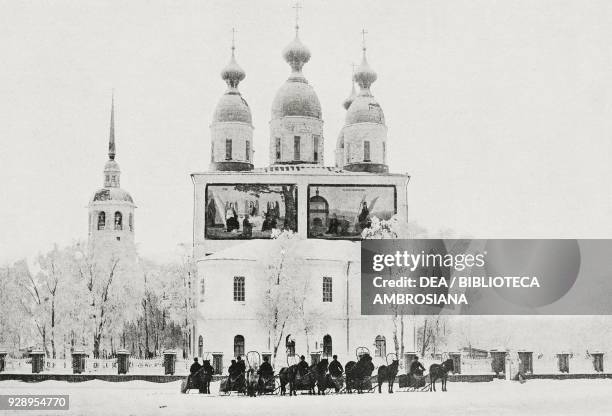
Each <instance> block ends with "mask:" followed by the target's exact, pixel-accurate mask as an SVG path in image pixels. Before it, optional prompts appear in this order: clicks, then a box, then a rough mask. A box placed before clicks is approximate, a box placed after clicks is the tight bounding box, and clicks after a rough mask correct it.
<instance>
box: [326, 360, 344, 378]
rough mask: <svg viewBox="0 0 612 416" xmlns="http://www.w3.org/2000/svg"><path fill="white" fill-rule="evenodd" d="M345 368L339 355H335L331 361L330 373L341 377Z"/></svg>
mask: <svg viewBox="0 0 612 416" xmlns="http://www.w3.org/2000/svg"><path fill="white" fill-rule="evenodd" d="M343 372H344V369H343V368H342V364H340V362H339V361H338V356H337V355H334V357H333V360H332V362H331V363H329V374H331V376H332V377H341V376H342V373H343Z"/></svg>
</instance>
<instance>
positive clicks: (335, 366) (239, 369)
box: [189, 355, 425, 393]
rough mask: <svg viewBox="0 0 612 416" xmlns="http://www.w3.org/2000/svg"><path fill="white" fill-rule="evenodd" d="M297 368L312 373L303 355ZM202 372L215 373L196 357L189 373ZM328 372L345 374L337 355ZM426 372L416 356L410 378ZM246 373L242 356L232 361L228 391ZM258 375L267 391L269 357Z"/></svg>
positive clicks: (301, 374) (270, 375) (270, 371)
mask: <svg viewBox="0 0 612 416" xmlns="http://www.w3.org/2000/svg"><path fill="white" fill-rule="evenodd" d="M367 358H368V359H369V362H368V365H370V366H371V370H372V371H373V370H374V364H373V363H372V362H371V361H372V358H371V357H370V356H369V355H367ZM296 367H297V374H298V376H299V377H304V376H306V375H307V374H308V372H309V371H310V366H309V365H308V363H307V362H306V357H304V356H303V355H302V356H301V357H300V361H299V362H298V364H297V365H296ZM200 370H201V371H203V372H204V373H206V374H210V375H212V374H213V372H214V370H213V367H212V365H210V361H209V360H204V362H203V364H200V363H199V362H198V358H197V357H196V358H194V362H193V364H192V365H191V368H190V369H189V372H190V374H191V376H192V377H193V376H194V375H195V374H196V373H198V372H199V371H200ZM328 371H329V375H330V376H331V377H332V379H337V378H340V377H342V375H343V373H344V368H343V367H342V364H341V363H340V362H339V361H338V356H337V355H334V356H333V357H332V361H331V362H330V363H329V367H328ZM424 372H425V367H424V366H423V364H421V362H420V361H419V357H417V356H415V357H414V358H413V360H412V363H411V364H410V369H409V372H408V374H409V376H411V377H413V378H415V379H419V378H422V377H423V374H424ZM245 373H246V363H245V361H244V360H243V359H242V357H241V356H237V357H236V359H235V360H232V361H231V364H230V366H229V368H228V375H229V378H228V382H227V384H226V386H225V389H226V391H229V390H232V389H235V388H237V387H239V386H244V385H245ZM256 373H257V375H258V386H259V390H260V392H261V391H263V389H265V386H266V384H267V383H268V382H269V381H270V380H272V379H274V369H273V368H272V365H271V364H270V360H269V357H268V356H264V357H263V363H262V364H261V365H260V366H259V368H258V369H257V371H256ZM370 373H371V371H370ZM205 390H206V388H205ZM338 390H339V387H338V385H337V386H336V392H337V391H338ZM200 392H203V393H210V391H203V390H202V388H201V389H200Z"/></svg>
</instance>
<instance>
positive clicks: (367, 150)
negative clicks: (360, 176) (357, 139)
mask: <svg viewBox="0 0 612 416" xmlns="http://www.w3.org/2000/svg"><path fill="white" fill-rule="evenodd" d="M363 161H364V162H369V161H370V141H369V140H366V141H364V142H363Z"/></svg>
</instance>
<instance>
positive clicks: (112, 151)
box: [108, 90, 115, 160]
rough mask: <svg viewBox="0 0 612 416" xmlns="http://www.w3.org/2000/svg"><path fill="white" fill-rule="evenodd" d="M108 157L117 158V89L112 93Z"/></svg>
mask: <svg viewBox="0 0 612 416" xmlns="http://www.w3.org/2000/svg"><path fill="white" fill-rule="evenodd" d="M108 158H109V159H110V160H115V90H113V92H112V95H111V118H110V133H109V137H108Z"/></svg>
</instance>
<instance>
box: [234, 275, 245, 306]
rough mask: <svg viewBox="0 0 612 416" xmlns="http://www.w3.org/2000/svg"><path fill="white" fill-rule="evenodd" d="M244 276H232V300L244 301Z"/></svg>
mask: <svg viewBox="0 0 612 416" xmlns="http://www.w3.org/2000/svg"><path fill="white" fill-rule="evenodd" d="M244 299H245V293H244V276H234V302H244Z"/></svg>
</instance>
